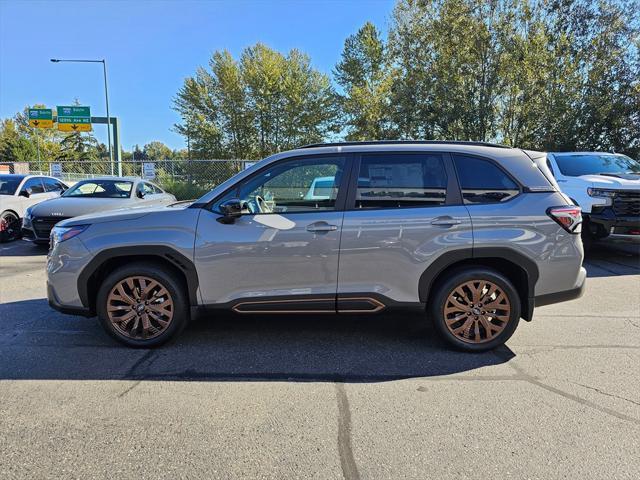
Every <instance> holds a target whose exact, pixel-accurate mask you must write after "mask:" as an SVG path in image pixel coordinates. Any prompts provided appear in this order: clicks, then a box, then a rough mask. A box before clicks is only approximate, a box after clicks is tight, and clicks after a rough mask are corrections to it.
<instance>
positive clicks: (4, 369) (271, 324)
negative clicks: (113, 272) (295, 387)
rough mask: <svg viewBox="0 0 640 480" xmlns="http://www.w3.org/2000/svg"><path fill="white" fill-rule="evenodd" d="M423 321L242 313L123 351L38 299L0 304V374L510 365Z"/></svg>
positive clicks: (267, 374)
mask: <svg viewBox="0 0 640 480" xmlns="http://www.w3.org/2000/svg"><path fill="white" fill-rule="evenodd" d="M425 324H428V322H426V321H425V320H424V317H423V316H422V315H420V314H415V313H411V314H408V313H393V314H391V313H387V314H380V315H377V316H370V315H360V316H351V315H350V316H347V315H330V316H319V315H315V316H307V315H295V316H240V315H236V314H224V315H220V316H217V317H216V318H204V319H199V320H197V321H194V322H192V323H191V324H190V325H189V326H188V327H187V328H186V329H185V331H184V332H183V333H182V335H181V336H180V337H179V338H178V339H176V340H175V341H173V342H170V343H169V344H167V345H165V346H164V347H161V348H158V349H153V350H135V349H130V348H126V347H123V346H121V345H119V344H118V343H116V342H115V341H114V340H112V339H111V338H110V337H108V336H107V335H106V334H105V333H104V332H103V330H102V328H101V327H100V326H99V324H98V322H97V320H96V319H83V318H79V317H71V316H67V315H62V314H59V313H57V312H54V311H52V310H51V309H49V307H48V305H47V303H46V300H44V299H37V300H26V301H21V302H14V303H5V304H0V328H1V331H2V333H1V334H0V380H3V379H23V380H27V379H56V380H70V379H74V380H85V379H91V380H100V379H138V380H140V379H145V380H147V379H148V380H178V381H180V380H183V381H193V380H197V381H249V380H251V381H294V382H295V381H327V382H329V381H339V382H382V381H389V380H398V379H403V378H414V377H432V376H440V375H450V374H454V373H460V372H466V371H471V370H475V369H478V368H481V367H484V366H488V365H497V364H502V363H505V362H508V361H509V360H510V359H511V358H513V357H514V356H515V355H514V354H513V352H512V351H511V350H510V349H509V348H507V347H501V348H500V349H499V350H498V351H493V352H486V353H480V354H470V353H463V352H458V351H453V350H450V349H448V347H447V346H446V345H445V344H444V343H443V342H442V341H441V340H440V339H439V338H438V337H437V336H436V333H435V331H433V329H432V327H431V326H430V325H425Z"/></svg>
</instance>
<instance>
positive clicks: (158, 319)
mask: <svg viewBox="0 0 640 480" xmlns="http://www.w3.org/2000/svg"><path fill="white" fill-rule="evenodd" d="M97 310H98V318H99V319H100V323H101V324H102V326H103V327H104V328H105V330H106V331H107V332H108V333H109V334H110V335H111V336H112V337H114V338H115V339H116V340H118V341H120V342H121V343H124V344H125V345H127V346H130V347H140V348H149V347H155V346H158V345H161V344H163V343H165V342H167V341H168V340H169V339H171V338H172V337H174V336H175V335H177V334H178V333H180V331H182V329H183V328H184V326H185V325H186V323H187V320H188V302H187V299H186V295H185V293H184V286H183V285H182V284H181V283H180V282H179V281H176V280H175V274H174V273H173V272H171V271H170V270H169V269H166V268H164V267H162V266H160V265H147V264H141V263H137V264H132V265H129V266H125V267H122V268H119V269H117V270H115V271H114V272H112V273H111V274H110V275H108V276H107V278H106V279H105V280H104V281H103V282H102V285H101V286H100V289H99V291H98V296H97Z"/></svg>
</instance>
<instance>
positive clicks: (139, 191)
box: [136, 190, 144, 198]
mask: <svg viewBox="0 0 640 480" xmlns="http://www.w3.org/2000/svg"><path fill="white" fill-rule="evenodd" d="M136 195H137V196H138V198H144V192H143V191H142V190H138V191H137V192H136Z"/></svg>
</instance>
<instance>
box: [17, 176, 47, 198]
mask: <svg viewBox="0 0 640 480" xmlns="http://www.w3.org/2000/svg"><path fill="white" fill-rule="evenodd" d="M22 189H23V190H26V191H27V192H29V194H30V195H33V194H34V193H44V187H43V186H42V179H41V178H40V177H35V178H30V179H29V180H27V181H26V182H25V183H24V186H23V187H22Z"/></svg>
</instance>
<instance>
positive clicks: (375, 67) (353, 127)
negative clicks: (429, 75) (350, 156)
mask: <svg viewBox="0 0 640 480" xmlns="http://www.w3.org/2000/svg"><path fill="white" fill-rule="evenodd" d="M334 76H335V79H336V82H337V83H338V85H340V86H341V87H342V89H343V90H344V94H343V95H340V97H339V99H340V107H341V110H342V112H343V114H344V116H345V117H346V126H347V132H348V133H347V137H346V138H347V140H371V139H385V138H393V137H394V135H395V134H394V132H393V128H392V124H391V115H390V113H391V108H390V103H391V102H390V100H391V87H392V79H393V77H392V75H391V72H390V68H389V66H388V65H387V61H386V51H385V45H384V43H383V41H382V38H381V36H380V33H379V32H378V30H377V29H376V27H375V26H374V25H373V24H372V23H370V22H367V23H365V24H364V26H363V27H362V28H360V30H358V32H357V33H356V34H355V35H351V36H350V37H348V38H347V40H346V41H345V43H344V49H343V51H342V57H341V60H340V62H339V63H338V64H337V65H336V68H335V71H334Z"/></svg>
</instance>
